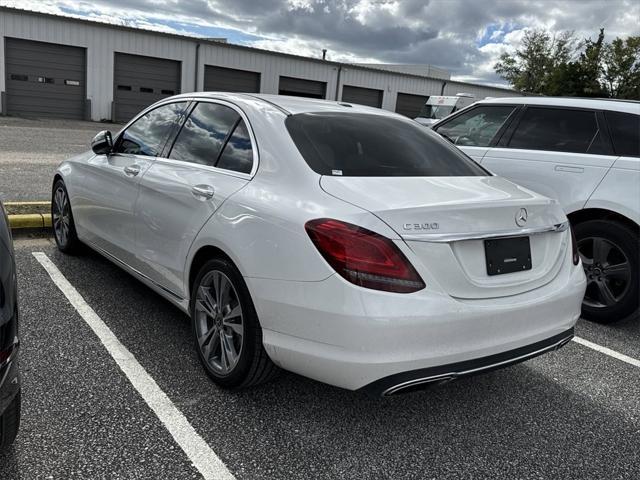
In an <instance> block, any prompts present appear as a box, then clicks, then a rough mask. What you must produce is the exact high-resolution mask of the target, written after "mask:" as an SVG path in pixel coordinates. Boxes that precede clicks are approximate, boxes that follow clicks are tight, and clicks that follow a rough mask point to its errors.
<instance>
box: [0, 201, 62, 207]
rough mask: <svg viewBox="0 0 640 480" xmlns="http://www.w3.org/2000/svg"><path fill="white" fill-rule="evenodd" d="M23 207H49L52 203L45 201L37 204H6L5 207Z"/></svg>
mask: <svg viewBox="0 0 640 480" xmlns="http://www.w3.org/2000/svg"><path fill="white" fill-rule="evenodd" d="M23 205H24V206H27V205H29V206H34V207H35V206H39V207H46V206H47V205H51V202H49V201H45V200H42V201H37V202H4V206H5V207H21V206H23Z"/></svg>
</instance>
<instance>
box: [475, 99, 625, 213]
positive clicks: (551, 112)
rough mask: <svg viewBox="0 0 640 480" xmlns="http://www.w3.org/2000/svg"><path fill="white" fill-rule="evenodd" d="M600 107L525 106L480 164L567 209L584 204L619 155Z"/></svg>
mask: <svg viewBox="0 0 640 480" xmlns="http://www.w3.org/2000/svg"><path fill="white" fill-rule="evenodd" d="M601 125H604V122H603V117H602V113H601V112H596V111H594V110H589V109H569V108H555V107H548V106H544V107H538V106H535V107H532V106H530V107H527V108H526V110H525V111H524V112H523V113H522V116H521V118H520V119H519V121H518V122H517V125H515V126H514V128H513V129H510V130H511V131H510V132H506V133H505V134H504V135H503V137H502V138H501V139H500V141H499V143H498V146H496V147H493V148H491V150H489V151H488V152H487V153H486V154H485V156H484V158H483V161H482V165H483V166H484V167H486V168H488V169H489V170H491V171H492V172H494V173H496V174H498V175H501V176H503V177H506V178H508V179H509V180H512V181H513V182H515V183H517V184H519V185H523V186H525V187H527V188H530V189H531V190H534V191H536V192H538V193H541V194H543V195H545V196H547V197H550V198H555V199H558V200H559V201H560V203H561V205H562V206H563V208H564V209H565V211H566V212H567V213H569V212H572V211H575V210H578V209H580V208H582V207H583V206H584V204H585V203H586V201H587V199H588V198H589V196H590V195H591V193H592V192H593V191H594V189H595V188H596V186H597V185H598V183H600V181H601V180H602V179H603V177H604V175H605V174H606V173H607V170H608V169H609V168H610V167H611V165H613V162H614V161H615V159H616V156H615V154H614V153H613V151H612V147H611V143H610V141H609V140H608V137H607V136H606V135H605V132H604V131H603V129H602V128H601Z"/></svg>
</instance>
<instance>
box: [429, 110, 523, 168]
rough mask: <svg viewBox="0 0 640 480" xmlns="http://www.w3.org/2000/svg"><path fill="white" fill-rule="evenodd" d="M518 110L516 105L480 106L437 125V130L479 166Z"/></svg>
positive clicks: (435, 128)
mask: <svg viewBox="0 0 640 480" xmlns="http://www.w3.org/2000/svg"><path fill="white" fill-rule="evenodd" d="M516 110H517V107H516V106H515V105H478V106H476V107H473V108H470V109H468V110H465V111H464V112H461V113H460V114H458V115H455V116H453V117H452V118H451V119H447V120H445V121H444V122H442V123H440V124H438V125H436V126H435V127H434V130H435V131H436V132H438V133H439V134H440V135H441V136H443V137H444V138H446V139H447V140H449V141H450V142H452V143H453V144H454V145H456V146H457V147H458V148H460V149H461V150H462V151H463V152H464V153H466V154H467V155H469V156H470V157H471V158H473V159H474V160H475V161H476V162H478V163H480V162H482V159H483V157H484V155H485V154H486V153H487V151H488V150H489V146H490V145H491V143H492V142H493V140H494V138H496V136H497V135H498V132H500V131H501V130H502V129H503V127H504V126H505V125H506V124H507V123H508V122H509V121H510V119H511V118H512V117H513V116H514V114H515V112H516Z"/></svg>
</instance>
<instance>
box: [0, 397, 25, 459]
mask: <svg viewBox="0 0 640 480" xmlns="http://www.w3.org/2000/svg"><path fill="white" fill-rule="evenodd" d="M20 408H21V392H20V390H18V394H17V395H16V396H15V398H14V399H13V401H12V402H11V403H10V404H9V406H8V407H7V409H6V410H5V412H4V414H3V415H2V416H1V417H0V451H2V450H5V449H6V448H8V447H9V446H10V445H12V444H13V442H14V440H15V439H16V436H17V435H18V430H19V429H20Z"/></svg>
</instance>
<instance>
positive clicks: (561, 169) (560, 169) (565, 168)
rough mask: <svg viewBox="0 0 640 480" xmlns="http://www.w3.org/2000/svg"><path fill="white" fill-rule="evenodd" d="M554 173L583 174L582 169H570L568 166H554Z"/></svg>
mask: <svg viewBox="0 0 640 480" xmlns="http://www.w3.org/2000/svg"><path fill="white" fill-rule="evenodd" d="M554 170H555V171H556V172H572V173H583V172H584V168H583V167H572V166H570V165H556V168H554Z"/></svg>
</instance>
